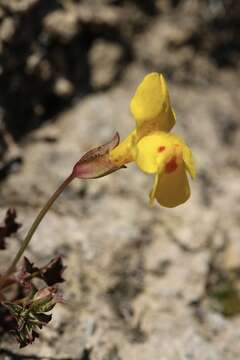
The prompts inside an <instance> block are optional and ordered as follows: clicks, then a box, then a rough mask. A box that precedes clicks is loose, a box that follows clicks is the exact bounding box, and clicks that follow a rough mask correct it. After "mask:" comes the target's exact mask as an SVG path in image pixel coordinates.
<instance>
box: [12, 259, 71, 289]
mask: <svg viewBox="0 0 240 360" xmlns="http://www.w3.org/2000/svg"><path fill="white" fill-rule="evenodd" d="M65 268H66V267H65V266H64V265H63V262H62V258H61V256H57V257H55V258H53V259H52V260H51V261H50V262H49V263H48V264H47V265H45V266H43V267H41V268H38V267H36V266H35V265H34V263H31V262H30V261H29V260H28V258H27V257H24V261H23V266H22V269H21V271H20V272H19V275H18V279H19V281H20V282H21V284H22V285H23V286H24V287H29V286H30V287H31V280H32V279H33V278H39V279H42V280H44V281H45V283H46V284H47V285H48V286H52V285H55V284H57V283H62V282H63V281H64V279H63V277H62V274H63V272H64V270H65Z"/></svg>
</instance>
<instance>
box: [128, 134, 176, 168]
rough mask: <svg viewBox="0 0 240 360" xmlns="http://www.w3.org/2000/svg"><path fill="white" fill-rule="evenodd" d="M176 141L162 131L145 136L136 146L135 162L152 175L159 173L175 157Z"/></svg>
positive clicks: (173, 137)
mask: <svg viewBox="0 0 240 360" xmlns="http://www.w3.org/2000/svg"><path fill="white" fill-rule="evenodd" d="M175 139H177V138H176V137H175V136H174V135H170V134H167V133H164V132H160V131H158V132H157V131H156V132H154V133H152V134H151V135H148V136H144V137H143V138H142V139H141V140H140V141H139V142H138V143H137V145H136V146H135V148H136V151H135V154H134V160H135V162H136V164H137V165H138V167H139V168H140V169H141V170H142V171H144V172H146V173H150V174H152V173H156V172H159V171H160V169H161V168H162V167H164V166H165V164H166V163H167V161H168V159H170V158H171V157H172V156H174V155H175V147H174V146H173V144H174V143H173V141H174V140H175Z"/></svg>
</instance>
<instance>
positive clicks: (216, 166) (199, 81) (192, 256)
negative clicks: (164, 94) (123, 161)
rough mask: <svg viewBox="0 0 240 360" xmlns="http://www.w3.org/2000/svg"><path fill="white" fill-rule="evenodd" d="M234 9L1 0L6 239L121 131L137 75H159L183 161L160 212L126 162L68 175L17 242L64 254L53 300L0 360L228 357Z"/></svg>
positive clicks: (221, 4)
mask: <svg viewBox="0 0 240 360" xmlns="http://www.w3.org/2000/svg"><path fill="white" fill-rule="evenodd" d="M239 18H240V3H239V2H238V1H234V0H201V1H200V0H199V1H197V0H155V1H154V0H146V1H144V0H142V1H141V0H125V1H124V0H115V1H114V0H112V1H111V0H91V1H90V0H88V1H87V0H86V1H84V0H82V1H77V0H76V1H74V0H51V1H49V0H1V1H0V126H1V130H0V181H1V184H0V186H1V189H0V215H1V218H3V216H4V213H5V211H6V209H7V208H8V207H15V208H16V209H17V210H18V213H19V218H20V220H21V221H22V222H23V224H24V226H23V228H22V229H21V232H20V237H23V235H24V234H25V232H26V230H27V229H28V228H29V226H30V224H31V222H32V220H33V218H34V216H35V214H36V213H37V212H38V210H39V209H40V207H41V205H43V203H44V202H45V201H46V199H47V198H48V196H49V195H50V194H51V193H52V192H53V191H54V190H55V188H56V186H57V185H58V184H59V183H60V182H61V181H63V180H64V178H65V177H66V176H67V175H68V174H69V172H70V171H71V167H72V165H73V164H74V163H75V162H76V161H77V160H78V159H79V157H80V156H81V155H82V154H83V153H84V152H85V151H87V150H88V149H89V148H91V147H94V146H95V145H99V144H102V143H104V142H105V141H106V140H109V139H110V138H111V136H112V134H113V133H114V131H116V130H118V131H119V132H120V134H121V136H122V137H124V135H126V134H127V132H128V131H129V130H130V129H132V128H133V125H134V122H133V119H132V118H131V116H130V114H129V111H128V106H129V100H130V98H131V96H132V95H133V93H134V90H135V88H136V86H137V85H138V83H139V82H140V81H141V80H142V78H143V76H144V75H145V74H146V73H148V72H151V71H159V72H163V73H164V74H165V76H166V77H167V79H168V81H169V88H170V93H171V97H172V103H173V105H174V108H175V110H176V113H177V121H178V123H177V131H178V133H180V134H182V136H183V137H184V138H185V139H186V140H187V142H188V143H189V144H190V145H191V147H192V149H193V151H194V155H195V158H196V162H197V167H198V177H197V180H196V181H195V182H194V183H193V184H192V193H193V194H192V198H191V200H190V201H189V202H188V203H187V204H186V205H183V206H180V207H179V208H177V209H172V210H171V209H170V210H168V209H164V208H160V207H158V206H156V207H154V208H153V209H150V208H149V207H148V189H149V188H150V184H151V179H149V177H148V176H146V175H144V174H143V173H140V172H139V171H138V170H137V169H136V168H135V167H134V166H133V165H130V166H129V167H128V169H126V170H122V171H119V172H117V173H115V174H112V175H110V176H108V177H106V178H102V179H99V180H94V181H89V182H80V181H79V182H78V181H75V182H73V183H72V184H71V185H70V187H69V188H68V189H67V190H66V191H65V192H64V194H63V196H62V197H61V198H60V199H59V201H58V202H57V203H56V204H55V205H54V208H53V209H52V210H51V212H50V213H49V214H48V216H47V218H46V219H45V220H44V222H43V223H42V225H41V226H40V228H39V230H38V232H37V233H36V235H35V236H34V239H33V241H32V243H31V245H30V248H29V250H28V255H29V257H30V258H31V260H34V261H35V262H36V264H37V265H39V266H40V265H43V264H45V263H46V262H47V261H49V260H50V259H51V258H52V257H53V256H55V255H58V254H60V255H62V256H63V258H64V264H65V265H66V266H67V269H66V271H65V279H66V282H65V283H64V284H63V286H62V291H63V294H64V298H65V303H64V304H61V305H57V306H56V308H55V309H54V311H53V314H54V317H53V320H52V322H51V323H50V325H49V326H48V327H47V328H45V329H44V330H43V331H42V332H41V338H40V340H38V341H36V342H35V343H34V344H33V345H32V346H29V347H27V348H25V349H23V350H19V349H18V347H17V345H16V344H15V343H14V342H13V341H12V340H11V339H9V337H6V336H4V335H2V338H1V344H0V346H1V348H0V357H1V358H3V359H5V360H7V359H8V360H10V359H79V360H126V359H131V360H135V359H136V360H142V359H144V360H145V359H151V360H155V359H156V360H199V359H201V360H221V359H223V360H236V359H238V357H239V353H240V294H239V290H240V277H239V274H240V188H239V176H240V157H239V144H240V132H239V127H240V122H239V103H240V93H239V80H240V79H239V77H240V76H239V75H240V60H239V59H240V58H239V55H240V38H239ZM19 241H20V239H19V238H18V237H17V238H16V239H15V240H12V241H11V243H10V246H9V248H8V250H7V251H5V252H2V253H1V254H0V255H1V261H0V268H1V269H4V268H6V266H7V264H8V263H9V261H10V259H11V257H12V255H13V253H14V252H15V251H16V249H17V247H18V244H19Z"/></svg>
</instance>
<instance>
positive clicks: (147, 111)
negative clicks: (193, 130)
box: [110, 73, 175, 166]
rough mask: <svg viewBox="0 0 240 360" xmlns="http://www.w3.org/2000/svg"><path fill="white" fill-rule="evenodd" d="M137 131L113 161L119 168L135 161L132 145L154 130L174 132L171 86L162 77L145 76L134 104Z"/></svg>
mask: <svg viewBox="0 0 240 360" xmlns="http://www.w3.org/2000/svg"><path fill="white" fill-rule="evenodd" d="M130 110H131V113H132V115H133V117H134V119H135V122H136V128H135V129H134V130H133V131H132V132H131V133H130V134H129V135H128V137H127V138H126V139H125V140H123V141H122V142H121V143H120V144H119V145H118V146H117V147H115V149H114V150H112V151H111V152H110V156H111V160H112V161H113V162H114V163H115V164H116V165H118V166H121V165H124V164H126V163H128V162H131V161H133V156H132V152H131V148H132V143H133V142H136V141H138V140H140V139H141V138H142V137H143V136H146V135H148V134H149V133H151V132H153V131H166V132H168V131H170V130H171V129H172V127H173V126H174V124H175V114H174V111H173V109H172V107H171V103H170V97H169V94H168V89H167V84H166V81H165V79H164V77H163V75H162V74H158V73H151V74H148V75H147V76H145V78H144V79H143V81H142V82H141V84H140V85H139V86H138V88H137V90H136V93H135V95H134V96H133V98H132V100H131V103H130Z"/></svg>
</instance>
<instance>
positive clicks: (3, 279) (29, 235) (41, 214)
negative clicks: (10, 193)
mask: <svg viewBox="0 0 240 360" xmlns="http://www.w3.org/2000/svg"><path fill="white" fill-rule="evenodd" d="M74 177H75V176H74V175H73V174H71V175H70V176H68V177H67V179H66V180H64V182H63V183H62V184H61V185H60V186H59V188H58V189H57V190H56V191H55V192H54V194H53V195H52V196H51V197H50V199H49V200H48V201H47V203H46V204H45V205H44V206H43V208H42V209H41V211H40V212H39V214H38V215H37V217H36V219H35V220H34V222H33V224H32V226H31V228H30V229H29V231H28V233H27V235H26V237H25V239H24V240H23V243H22V245H21V247H20V249H19V250H18V252H17V254H16V256H15V258H14V259H13V262H12V263H11V265H10V266H9V268H8V269H7V271H6V273H5V274H4V275H3V276H2V277H1V279H0V289H1V288H2V287H3V286H4V284H5V282H6V280H7V278H8V277H9V276H10V275H11V274H12V273H13V272H14V271H15V268H16V265H17V263H18V262H19V260H20V259H21V257H22V255H23V253H24V251H25V250H26V248H27V246H28V244H29V243H30V241H31V239H32V237H33V234H34V233H35V231H36V229H37V228H38V226H39V224H40V223H41V221H42V219H43V218H44V216H45V215H46V213H47V212H48V210H49V209H50V208H51V206H52V204H53V203H54V202H55V200H56V199H57V198H58V197H59V195H60V194H61V193H62V192H63V190H64V189H65V188H66V187H67V185H68V184H70V182H71V181H72V180H73V179H74Z"/></svg>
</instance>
